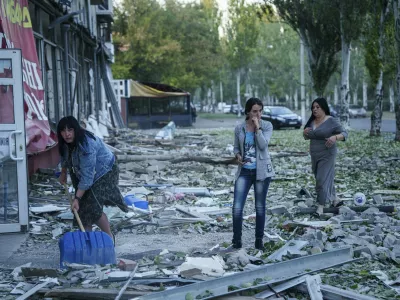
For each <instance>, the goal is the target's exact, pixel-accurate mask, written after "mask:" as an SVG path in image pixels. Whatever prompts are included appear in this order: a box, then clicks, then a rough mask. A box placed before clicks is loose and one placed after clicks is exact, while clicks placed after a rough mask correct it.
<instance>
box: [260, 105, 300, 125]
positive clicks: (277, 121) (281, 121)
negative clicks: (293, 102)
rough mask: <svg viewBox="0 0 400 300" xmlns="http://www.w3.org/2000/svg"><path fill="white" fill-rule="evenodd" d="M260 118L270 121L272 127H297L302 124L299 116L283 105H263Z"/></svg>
mask: <svg viewBox="0 0 400 300" xmlns="http://www.w3.org/2000/svg"><path fill="white" fill-rule="evenodd" d="M261 119H263V120H266V121H270V122H271V123H272V126H274V129H280V128H283V127H294V128H297V129H299V128H300V127H301V125H302V120H301V117H300V116H299V115H297V114H295V113H294V112H292V111H291V110H290V109H289V108H287V107H284V106H264V110H263V114H262V115H261Z"/></svg>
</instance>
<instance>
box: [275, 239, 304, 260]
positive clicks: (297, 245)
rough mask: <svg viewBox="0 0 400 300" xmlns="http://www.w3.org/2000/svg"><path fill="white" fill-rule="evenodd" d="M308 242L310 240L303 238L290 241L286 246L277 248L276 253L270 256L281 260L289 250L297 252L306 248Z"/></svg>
mask: <svg viewBox="0 0 400 300" xmlns="http://www.w3.org/2000/svg"><path fill="white" fill-rule="evenodd" d="M307 244H308V241H301V240H291V241H288V242H287V243H286V244H285V245H284V246H282V247H281V248H279V249H278V250H276V251H275V252H274V253H272V254H271V255H269V256H268V259H270V260H278V261H281V260H282V257H283V256H284V255H287V254H288V252H291V253H296V252H297V251H300V250H301V249H302V248H304V247H305V246H306V245H307Z"/></svg>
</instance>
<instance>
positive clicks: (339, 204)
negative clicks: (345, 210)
mask: <svg viewBox="0 0 400 300" xmlns="http://www.w3.org/2000/svg"><path fill="white" fill-rule="evenodd" d="M343 205H344V202H343V201H340V200H338V201H333V203H332V207H340V206H343Z"/></svg>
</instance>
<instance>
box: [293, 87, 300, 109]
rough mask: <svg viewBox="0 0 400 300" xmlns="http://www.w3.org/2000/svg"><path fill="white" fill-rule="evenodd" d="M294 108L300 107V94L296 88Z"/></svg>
mask: <svg viewBox="0 0 400 300" xmlns="http://www.w3.org/2000/svg"><path fill="white" fill-rule="evenodd" d="M294 109H295V110H298V109H299V94H298V91H297V89H295V90H294Z"/></svg>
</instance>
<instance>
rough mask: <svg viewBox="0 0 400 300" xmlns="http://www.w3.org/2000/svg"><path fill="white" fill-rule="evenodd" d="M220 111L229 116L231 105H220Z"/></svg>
mask: <svg viewBox="0 0 400 300" xmlns="http://www.w3.org/2000/svg"><path fill="white" fill-rule="evenodd" d="M218 111H219V112H222V113H224V114H229V113H230V112H231V105H230V104H226V103H218Z"/></svg>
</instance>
